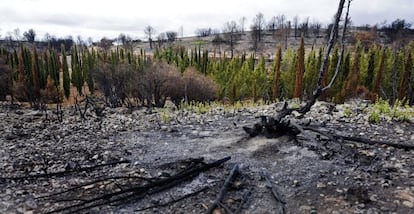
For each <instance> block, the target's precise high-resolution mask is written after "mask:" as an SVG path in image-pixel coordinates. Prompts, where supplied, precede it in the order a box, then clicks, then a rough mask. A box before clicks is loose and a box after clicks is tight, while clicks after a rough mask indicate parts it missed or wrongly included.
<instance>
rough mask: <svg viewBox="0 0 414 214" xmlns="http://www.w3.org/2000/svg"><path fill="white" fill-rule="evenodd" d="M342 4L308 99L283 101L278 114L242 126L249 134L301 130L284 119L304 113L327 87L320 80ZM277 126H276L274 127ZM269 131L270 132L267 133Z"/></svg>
mask: <svg viewBox="0 0 414 214" xmlns="http://www.w3.org/2000/svg"><path fill="white" fill-rule="evenodd" d="M351 1H352V0H348V7H347V13H346V14H347V15H346V16H348V14H349V13H348V12H349V6H350V3H351ZM344 4H345V0H340V2H339V6H338V11H337V13H336V17H335V21H334V24H333V28H332V31H331V33H330V39H329V42H328V45H327V48H326V53H325V56H324V58H323V63H322V64H321V67H320V70H319V77H318V82H317V85H316V89H315V91H314V92H313V95H312V97H311V98H310V100H309V101H308V102H307V103H306V104H305V105H303V106H301V107H300V108H288V106H287V103H285V106H284V108H283V110H282V111H281V112H279V114H278V115H277V116H276V117H266V116H264V117H262V120H261V122H259V123H256V124H255V125H254V126H253V128H250V127H246V126H245V127H243V129H244V130H245V131H246V132H247V133H248V134H249V135H250V136H251V137H253V136H256V135H258V134H263V135H265V136H271V137H272V136H280V135H281V134H282V135H285V134H286V133H291V134H294V135H297V134H298V133H300V132H301V129H302V127H300V126H298V125H296V124H294V125H293V126H290V124H292V123H291V122H292V121H291V120H288V121H286V120H284V119H285V117H286V116H288V115H290V114H292V113H293V111H297V112H298V113H299V114H301V115H304V114H306V113H307V112H309V111H310V109H311V107H312V106H313V105H314V104H315V102H316V100H317V99H318V98H319V97H320V95H321V94H322V93H323V91H325V90H327V89H328V88H329V87H325V88H323V85H322V81H323V79H324V76H325V75H326V70H327V69H326V67H327V65H328V59H329V57H330V54H331V51H332V48H333V46H334V45H335V41H336V40H337V39H336V36H337V35H338V33H337V32H338V29H339V22H340V19H341V16H342V10H343V8H344ZM344 25H345V26H344V30H343V32H345V31H346V22H345V24H344ZM275 127H277V128H275ZM280 127H283V130H284V131H281V128H280ZM286 129H288V131H286V132H285V130H286ZM269 133H270V134H269Z"/></svg>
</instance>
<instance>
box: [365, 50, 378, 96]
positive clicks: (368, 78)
mask: <svg viewBox="0 0 414 214" xmlns="http://www.w3.org/2000/svg"><path fill="white" fill-rule="evenodd" d="M375 52H376V51H375V50H373V49H371V50H370V52H369V61H368V69H367V76H366V78H365V84H364V85H365V87H367V88H368V89H369V90H372V88H373V85H372V83H373V80H374V72H375Z"/></svg>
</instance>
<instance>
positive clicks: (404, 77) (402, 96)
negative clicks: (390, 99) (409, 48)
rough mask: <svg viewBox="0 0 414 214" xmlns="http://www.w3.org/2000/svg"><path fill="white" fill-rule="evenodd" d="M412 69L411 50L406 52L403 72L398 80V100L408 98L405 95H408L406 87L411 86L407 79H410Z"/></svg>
mask: <svg viewBox="0 0 414 214" xmlns="http://www.w3.org/2000/svg"><path fill="white" fill-rule="evenodd" d="M412 70H413V59H412V55H411V52H408V56H407V59H406V61H405V68H404V74H403V75H402V78H401V81H400V87H399V91H398V99H400V100H403V99H407V98H408V99H409V97H408V96H407V95H409V93H408V92H409V90H408V88H409V87H411V86H410V85H408V83H409V80H410V79H411V73H412Z"/></svg>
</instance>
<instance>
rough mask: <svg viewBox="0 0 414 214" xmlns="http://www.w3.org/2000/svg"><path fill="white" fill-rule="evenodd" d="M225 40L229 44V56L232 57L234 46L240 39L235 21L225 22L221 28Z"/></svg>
mask: <svg viewBox="0 0 414 214" xmlns="http://www.w3.org/2000/svg"><path fill="white" fill-rule="evenodd" d="M223 36H224V40H225V42H226V43H227V44H228V45H229V46H230V52H231V57H232V58H233V53H234V46H235V45H236V44H237V41H238V40H240V38H241V34H240V31H239V27H238V26H237V23H236V22H235V21H230V22H226V24H224V28H223Z"/></svg>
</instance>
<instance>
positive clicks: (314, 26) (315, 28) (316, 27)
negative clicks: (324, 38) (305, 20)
mask: <svg viewBox="0 0 414 214" xmlns="http://www.w3.org/2000/svg"><path fill="white" fill-rule="evenodd" d="M309 28H310V31H311V32H312V34H313V36H314V37H316V38H318V37H319V34H320V33H321V28H322V24H321V23H320V22H318V21H314V22H313V23H311V24H310V27H309Z"/></svg>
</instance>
